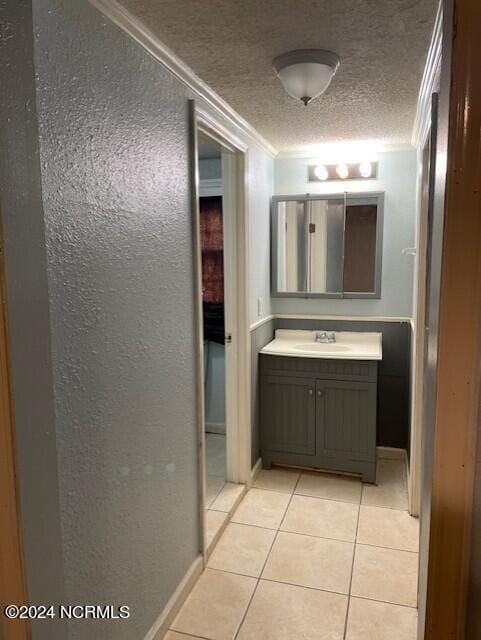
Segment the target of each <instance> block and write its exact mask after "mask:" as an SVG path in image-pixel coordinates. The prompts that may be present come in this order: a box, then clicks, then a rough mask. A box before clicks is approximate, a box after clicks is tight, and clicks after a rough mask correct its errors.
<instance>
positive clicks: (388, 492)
mask: <svg viewBox="0 0 481 640" xmlns="http://www.w3.org/2000/svg"><path fill="white" fill-rule="evenodd" d="M361 502H362V504H366V505H370V506H373V507H387V508H389V509H407V508H408V492H407V481H406V467H405V464H404V462H402V461H401V460H384V459H381V460H379V461H378V464H377V485H372V484H365V485H364V487H363V492H362V500H361Z"/></svg>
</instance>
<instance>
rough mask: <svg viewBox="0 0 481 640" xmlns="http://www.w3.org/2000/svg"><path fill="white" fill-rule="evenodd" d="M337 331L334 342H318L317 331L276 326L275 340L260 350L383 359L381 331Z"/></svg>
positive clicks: (301, 354)
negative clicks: (277, 327)
mask: <svg viewBox="0 0 481 640" xmlns="http://www.w3.org/2000/svg"><path fill="white" fill-rule="evenodd" d="M319 330H322V326H321V327H320V328H319ZM334 335H335V338H336V341H335V342H316V331H305V330H298V329H276V333H275V338H274V340H272V342H269V344H267V345H266V346H265V347H264V348H263V349H261V353H266V354H270V355H273V356H288V357H297V358H328V359H335V358H337V359H339V360H381V359H382V334H381V333H374V332H368V331H335V332H334Z"/></svg>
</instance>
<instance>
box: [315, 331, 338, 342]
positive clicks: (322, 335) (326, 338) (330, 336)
mask: <svg viewBox="0 0 481 640" xmlns="http://www.w3.org/2000/svg"><path fill="white" fill-rule="evenodd" d="M314 341H315V342H320V343H322V344H326V343H327V344H330V343H333V342H336V333H335V332H334V331H316V333H315V337H314Z"/></svg>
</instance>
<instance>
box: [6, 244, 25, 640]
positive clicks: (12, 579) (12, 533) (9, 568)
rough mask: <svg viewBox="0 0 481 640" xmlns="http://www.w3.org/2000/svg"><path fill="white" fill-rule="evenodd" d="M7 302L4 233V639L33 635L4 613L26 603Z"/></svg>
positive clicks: (22, 622)
mask: <svg viewBox="0 0 481 640" xmlns="http://www.w3.org/2000/svg"><path fill="white" fill-rule="evenodd" d="M5 304H6V303H5V281H4V265H3V254H2V245H1V236H0V509H1V517H0V520H1V523H2V525H1V527H0V609H1V610H0V631H1V632H2V633H1V634H0V635H1V637H2V638H4V640H26V639H27V638H29V637H30V633H29V626H28V623H27V621H26V620H9V619H8V618H7V617H6V616H5V615H4V613H3V609H4V607H5V606H6V605H7V604H16V605H17V606H19V605H22V604H25V603H26V586H25V578H24V566H23V556H22V540H21V529H20V516H19V501H18V492H17V482H16V472H15V437H14V427H13V414H12V403H11V394H10V375H9V366H8V333H7V321H6V306H5Z"/></svg>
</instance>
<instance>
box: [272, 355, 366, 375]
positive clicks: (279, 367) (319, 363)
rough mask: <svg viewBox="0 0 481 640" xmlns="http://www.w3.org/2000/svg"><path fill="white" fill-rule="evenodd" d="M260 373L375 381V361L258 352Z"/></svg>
mask: <svg viewBox="0 0 481 640" xmlns="http://www.w3.org/2000/svg"><path fill="white" fill-rule="evenodd" d="M260 372H261V375H276V376H283V375H289V376H291V377H298V376H299V377H308V378H322V379H324V380H326V379H333V380H358V381H365V382H376V380H377V361H375V360H337V359H331V360H329V359H322V358H292V357H289V356H271V355H267V354H264V353H261V354H260Z"/></svg>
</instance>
